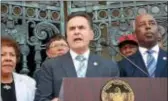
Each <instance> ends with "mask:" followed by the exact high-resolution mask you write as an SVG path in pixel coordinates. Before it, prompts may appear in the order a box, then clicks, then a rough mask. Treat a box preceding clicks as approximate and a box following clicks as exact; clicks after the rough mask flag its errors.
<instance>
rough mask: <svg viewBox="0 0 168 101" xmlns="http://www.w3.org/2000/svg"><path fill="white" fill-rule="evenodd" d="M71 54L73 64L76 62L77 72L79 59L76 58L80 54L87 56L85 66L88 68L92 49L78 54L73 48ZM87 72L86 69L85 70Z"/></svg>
mask: <svg viewBox="0 0 168 101" xmlns="http://www.w3.org/2000/svg"><path fill="white" fill-rule="evenodd" d="M70 54H71V57H72V60H73V64H74V66H75V70H76V72H77V70H79V68H80V67H79V61H77V60H76V59H75V58H76V56H78V55H82V56H84V57H85V59H86V60H85V63H84V64H85V67H86V69H85V70H87V66H88V59H89V54H90V50H87V51H86V52H85V53H84V54H77V53H75V52H74V51H73V50H70ZM85 72H86V71H85Z"/></svg>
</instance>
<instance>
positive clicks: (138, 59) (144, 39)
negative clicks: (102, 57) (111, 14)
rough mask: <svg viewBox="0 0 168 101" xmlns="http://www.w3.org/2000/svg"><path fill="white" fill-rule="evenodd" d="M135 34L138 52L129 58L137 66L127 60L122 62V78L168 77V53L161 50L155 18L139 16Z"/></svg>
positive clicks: (148, 15)
mask: <svg viewBox="0 0 168 101" xmlns="http://www.w3.org/2000/svg"><path fill="white" fill-rule="evenodd" d="M135 34H136V37H137V40H138V43H139V47H138V51H137V52H136V53H135V54H134V55H132V56H130V57H128V58H129V59H130V60H131V61H133V63H135V64H136V65H137V66H134V65H132V63H130V62H129V61H127V60H126V59H124V60H122V61H120V62H119V67H120V75H121V76H122V77H167V76H168V66H167V53H166V51H164V50H162V49H161V48H159V45H158V34H159V30H158V24H157V22H156V20H155V18H154V17H153V16H152V15H150V14H142V15H139V16H137V17H136V20H135ZM149 54H150V55H149ZM149 56H150V59H149V58H148V57H149ZM151 57H152V58H151ZM149 61H150V62H149ZM139 68H140V69H139Z"/></svg>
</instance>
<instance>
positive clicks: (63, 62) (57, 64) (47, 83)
mask: <svg viewBox="0 0 168 101" xmlns="http://www.w3.org/2000/svg"><path fill="white" fill-rule="evenodd" d="M116 76H117V77H118V76H119V68H118V66H117V63H115V62H113V61H112V60H105V59H103V58H102V57H99V56H97V55H94V54H92V53H90V55H89V61H88V68H87V72H86V77H116ZM38 77H39V78H38V80H39V82H38V85H37V90H36V95H35V101H50V100H51V99H53V98H54V97H58V96H59V91H60V87H61V83H62V79H63V78H64V77H77V74H76V70H75V67H74V64H73V61H72V58H71V55H70V53H69V52H68V53H67V54H65V55H63V56H60V57H56V58H54V59H48V60H46V61H45V62H44V63H43V64H42V67H41V69H40V76H38Z"/></svg>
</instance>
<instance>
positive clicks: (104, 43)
mask: <svg viewBox="0 0 168 101" xmlns="http://www.w3.org/2000/svg"><path fill="white" fill-rule="evenodd" d="M100 44H101V45H102V46H105V47H111V48H113V49H114V50H115V51H116V52H117V53H119V54H120V55H121V56H123V57H124V58H125V59H126V60H128V61H129V62H130V63H131V64H132V65H134V66H135V67H136V68H138V69H139V70H140V71H141V72H143V73H144V74H145V75H147V76H149V75H148V73H147V72H145V71H144V70H143V69H141V68H140V67H139V66H138V65H136V64H135V63H134V62H132V61H131V60H130V59H129V58H127V57H126V56H125V55H124V54H122V53H121V52H120V51H118V50H117V49H116V48H115V47H114V46H113V45H110V44H108V43H106V42H105V41H102V42H100Z"/></svg>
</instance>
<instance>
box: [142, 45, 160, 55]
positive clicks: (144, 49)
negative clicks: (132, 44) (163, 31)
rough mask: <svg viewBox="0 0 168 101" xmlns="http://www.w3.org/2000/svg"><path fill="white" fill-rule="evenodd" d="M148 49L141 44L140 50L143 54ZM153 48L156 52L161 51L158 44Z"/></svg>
mask: <svg viewBox="0 0 168 101" xmlns="http://www.w3.org/2000/svg"><path fill="white" fill-rule="evenodd" d="M147 50H148V49H147V48H144V47H140V46H139V51H140V53H141V54H146V51H147ZM151 50H153V51H154V52H155V53H159V45H158V44H156V45H155V46H154V47H152V48H151Z"/></svg>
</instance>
